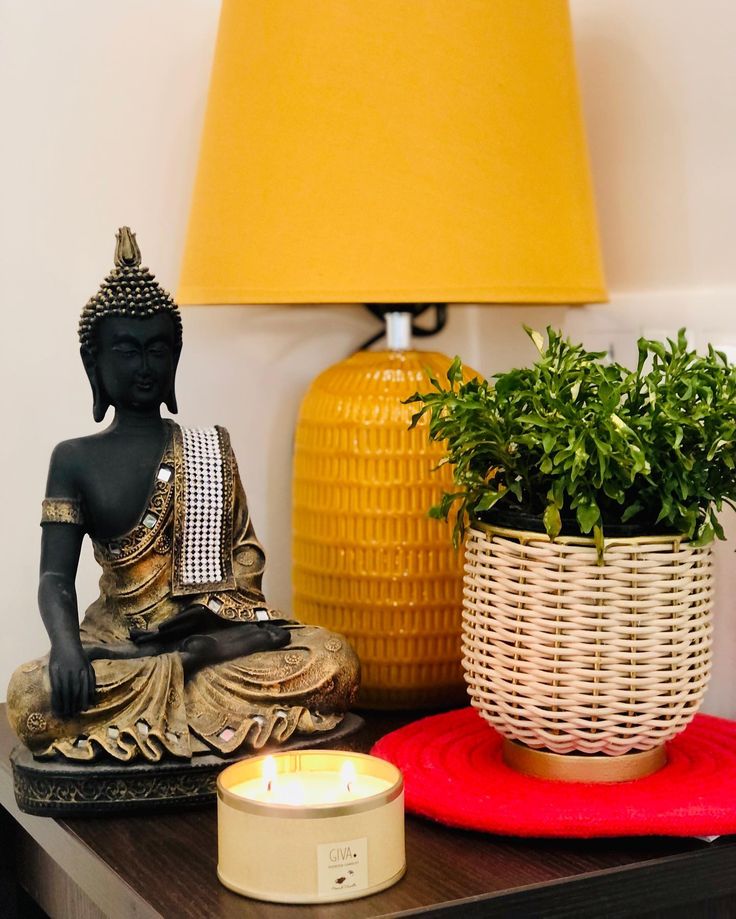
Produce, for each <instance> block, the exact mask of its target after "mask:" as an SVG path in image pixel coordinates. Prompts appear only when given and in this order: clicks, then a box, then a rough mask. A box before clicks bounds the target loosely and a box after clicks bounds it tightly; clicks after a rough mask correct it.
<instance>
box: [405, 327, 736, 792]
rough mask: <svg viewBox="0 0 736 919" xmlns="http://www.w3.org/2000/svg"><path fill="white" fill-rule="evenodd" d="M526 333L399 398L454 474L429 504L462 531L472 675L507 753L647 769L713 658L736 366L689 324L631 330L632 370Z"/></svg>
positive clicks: (699, 692) (629, 772) (596, 771)
mask: <svg viewBox="0 0 736 919" xmlns="http://www.w3.org/2000/svg"><path fill="white" fill-rule="evenodd" d="M527 333H528V334H529V336H530V337H531V339H532V341H533V342H534V344H535V345H536V347H537V348H538V350H539V359H538V360H537V361H536V363H534V364H533V366H531V367H526V368H521V369H515V370H511V371H509V372H508V373H502V374H499V375H497V376H496V377H495V382H494V384H493V385H491V384H490V383H488V382H487V381H485V380H481V379H477V378H476V379H473V380H471V381H469V382H468V381H464V380H463V375H462V365H461V363H460V360H459V359H458V358H456V359H455V361H454V362H453V364H452V366H451V367H450V369H449V370H448V373H447V385H446V386H445V385H443V384H442V383H440V382H439V381H438V380H437V379H434V378H431V377H430V383H431V387H432V388H431V390H430V391H429V392H426V393H416V394H415V395H414V396H412V397H411V399H410V400H409V401H411V402H416V403H419V404H420V408H419V411H418V412H417V413H416V414H415V416H414V418H413V422H412V424H413V425H415V424H416V423H417V422H418V421H419V419H420V418H421V417H422V416H424V415H425V414H428V415H429V425H428V428H427V430H428V432H429V437H430V438H431V439H432V440H435V441H441V442H444V444H445V448H446V456H445V458H444V460H443V463H449V464H450V466H451V467H452V470H453V478H454V483H455V488H454V490H453V491H451V492H448V493H446V494H444V495H443V497H442V500H441V501H440V503H439V504H438V505H437V506H436V507H433V508H432V509H431V510H430V514H431V515H432V516H435V517H440V518H445V519H447V518H448V516H450V514H451V513H453V512H454V517H455V520H454V539H455V542H456V544H459V542H460V541H461V540H462V539H463V537H464V536H465V535H466V531H468V532H467V540H466V569H465V570H466V575H465V599H464V638H463V644H464V666H465V671H466V680H467V683H468V691H469V693H470V697H471V701H472V704H473V705H474V706H476V707H477V708H478V709H479V710H480V712H481V714H482V715H483V716H484V717H485V718H486V719H487V720H488V721H489V722H490V723H491V724H492V725H493V726H494V727H495V728H497V729H498V730H499V731H500V732H501V733H502V734H503V735H504V737H505V738H506V747H505V755H506V756H507V759H508V761H509V762H512V763H513V764H514V765H517V766H518V767H519V768H522V769H525V770H526V771H529V772H533V773H534V774H542V775H550V776H555V777H561V778H565V777H567V778H581V777H583V778H586V779H590V780H595V779H596V778H601V779H602V780H610V779H615V778H619V777H627V778H628V777H632V776H634V775H637V774H646V773H647V772H651V771H653V770H654V769H656V768H658V767H659V766H660V765H662V764H663V762H664V746H663V745H664V743H665V741H666V740H668V739H670V738H671V737H672V736H674V735H675V734H677V733H679V731H681V730H683V728H684V727H685V726H686V725H687V724H688V723H689V721H690V720H691V719H692V718H693V717H694V715H695V712H696V710H697V708H698V706H699V704H700V702H701V700H702V697H703V695H704V693H705V688H706V684H707V680H708V676H709V672H710V659H711V655H710V638H711V600H712V558H711V547H710V543H711V542H712V540H713V538H714V536H718V537H720V538H723V531H722V529H721V526H720V524H719V522H718V513H719V512H720V511H721V509H722V507H723V504H724V503H725V504H729V505H731V506H733V502H734V501H736V468H735V467H736V462H735V452H734V443H735V441H736V372H735V371H734V369H733V368H732V367H731V366H729V364H728V362H727V360H726V358H725V357H724V356H723V355H722V354H720V353H719V352H716V351H714V350H713V348H709V350H708V354H707V355H705V356H700V355H698V354H696V353H695V352H694V351H691V350H689V349H688V347H687V342H686V338H685V334H684V331H681V332H680V333H679V335H678V337H677V340H676V341H672V340H670V341H668V342H667V344H663V343H661V342H657V341H648V340H645V339H641V340H640V341H639V343H638V347H639V360H638V364H637V367H636V369H635V370H629V369H626V368H625V367H622V366H621V365H620V364H618V363H613V362H610V363H608V362H606V361H605V360H604V357H605V356H604V355H603V354H602V353H595V352H589V351H586V350H585V349H584V348H583V347H582V346H581V345H576V344H572V343H570V342H569V341H567V340H565V339H563V338H562V336H561V335H560V334H559V333H557V332H555V331H554V330H552V329H548V330H547V341H546V343H545V340H544V338H543V337H542V336H541V335H540V334H539V333H537V332H535V331H532V330H530V329H527ZM540 751H542V752H543V753H546V754H548V755H547V756H541V757H540V755H539V752H540ZM571 754H579V755H582V756H583V757H584V758H583V759H582V765H580V763H581V756H576V757H573V759H572V760H571V758H570V755H571ZM591 754H592V756H591ZM596 754H598V755H596ZM605 754H607V755H605ZM563 757H564V758H563ZM611 757H616V758H617V759H616V765H615V766H614V767H613V769H612V762H613V760H612V759H611ZM571 762H572V763H574V764H575V765H573V766H572V767H571Z"/></svg>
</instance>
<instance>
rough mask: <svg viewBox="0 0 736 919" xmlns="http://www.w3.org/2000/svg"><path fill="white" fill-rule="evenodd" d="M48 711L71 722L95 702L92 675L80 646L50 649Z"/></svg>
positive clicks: (93, 673) (92, 670) (93, 677)
mask: <svg viewBox="0 0 736 919" xmlns="http://www.w3.org/2000/svg"><path fill="white" fill-rule="evenodd" d="M49 676H50V678H51V707H52V709H53V711H54V713H55V714H56V715H60V716H61V717H62V718H71V717H73V716H74V715H77V714H79V712H81V711H84V709H85V708H88V707H89V706H90V705H91V704H92V702H93V701H94V696H95V671H94V669H93V667H92V664H91V663H90V661H89V658H88V657H87V654H86V653H85V651H84V648H82V646H81V644H79V643H77V642H74V643H71V642H65V643H63V644H57V645H53V646H52V648H51V654H50V656H49Z"/></svg>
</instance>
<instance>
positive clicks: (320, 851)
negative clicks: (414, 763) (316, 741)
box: [217, 750, 406, 903]
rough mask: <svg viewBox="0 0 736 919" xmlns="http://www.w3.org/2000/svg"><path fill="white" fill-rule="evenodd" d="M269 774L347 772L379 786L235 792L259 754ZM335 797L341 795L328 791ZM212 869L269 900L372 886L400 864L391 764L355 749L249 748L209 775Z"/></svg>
mask: <svg viewBox="0 0 736 919" xmlns="http://www.w3.org/2000/svg"><path fill="white" fill-rule="evenodd" d="M266 759H271V761H272V762H271V763H270V766H271V768H272V769H273V770H274V771H275V776H276V778H277V780H278V777H293V776H295V775H302V776H308V775H309V774H310V773H319V774H321V775H324V774H325V773H334V775H335V787H336V789H339V783H340V775H341V770H342V769H344V766H345V763H346V762H350V763H351V764H352V769H354V774H355V775H356V776H357V777H358V782H357V783H356V784H358V785H359V784H360V777H361V776H366V777H369V781H370V782H373V783H374V784H380V785H381V786H383V787H382V788H381V790H380V791H378V792H376V793H371V794H368V795H366V796H360V797H356V798H355V799H354V800H347V801H346V800H340V801H337V802H335V803H326V804H325V803H322V804H314V803H312V804H310V803H300V804H283V803H276V801H274V802H273V803H272V802H271V801H270V800H263V798H264V797H266V798H268V795H264V794H263V791H261V792H260V793H259V794H258V796H257V797H258V799H256V798H255V797H248V796H247V793H238V790H237V789H238V788H239V787H242V786H243V784H244V783H249V785H250V787H252V786H253V785H254V784H256V783H254V782H253V780H260V781H261V782H265V781H266V780H265V779H264V778H263V776H264V774H265V773H264V761H265V760H266ZM336 797H345V795H344V793H343V794H339V793H338V794H336ZM217 825H218V865H217V876H218V878H219V879H220V881H221V883H222V884H224V885H225V886H226V887H228V888H229V889H230V890H233V891H235V892H236V893H239V894H244V895H245V896H248V897H254V898H255V899H258V900H267V901H271V902H275V903H326V902H334V901H339V900H352V899H355V898H357V897H364V896H367V895H368V894H372V893H376V892H377V891H379V890H383V889H385V888H386V887H390V886H391V885H392V884H394V883H395V882H396V881H398V880H399V879H400V878H401V877H402V876H403V874H404V871H405V870H406V856H405V847H404V780H403V777H402V775H401V772H400V771H399V770H398V769H397V768H396V767H395V766H393V765H392V764H391V763H387V762H385V761H384V760H381V759H378V758H376V757H374V756H367V755H365V754H362V753H349V752H345V751H341V750H303V751H295V752H286V753H277V754H274V755H273V756H272V757H270V758H268V757H263V756H258V757H253V758H251V759H247V760H243V761H242V762H240V763H235V764H234V765H232V766H229V767H228V768H227V769H224V770H223V771H222V772H221V773H220V775H219V777H218V779H217Z"/></svg>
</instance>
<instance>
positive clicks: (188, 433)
mask: <svg viewBox="0 0 736 919" xmlns="http://www.w3.org/2000/svg"><path fill="white" fill-rule="evenodd" d="M232 526H233V470H232V457H231V451H230V438H229V436H228V433H227V431H226V430H225V429H224V428H220V427H213V428H183V427H179V426H177V427H176V429H175V432H174V564H173V585H172V586H173V594H174V596H182V595H185V594H194V593H203V592H205V591H213V590H233V589H234V588H235V586H236V585H235V578H234V576H233V561H232Z"/></svg>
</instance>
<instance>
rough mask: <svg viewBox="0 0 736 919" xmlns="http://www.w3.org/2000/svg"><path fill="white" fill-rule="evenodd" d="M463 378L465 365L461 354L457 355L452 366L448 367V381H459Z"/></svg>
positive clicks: (451, 382)
mask: <svg viewBox="0 0 736 919" xmlns="http://www.w3.org/2000/svg"><path fill="white" fill-rule="evenodd" d="M462 378H463V365H462V362H461V360H460V357H459V356H456V357H455V359H454V360H453V362H452V363H451V364H450V366H449V367H448V368H447V381H448V382H449V383H450V384H453V383H457V381H458V380H462Z"/></svg>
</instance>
